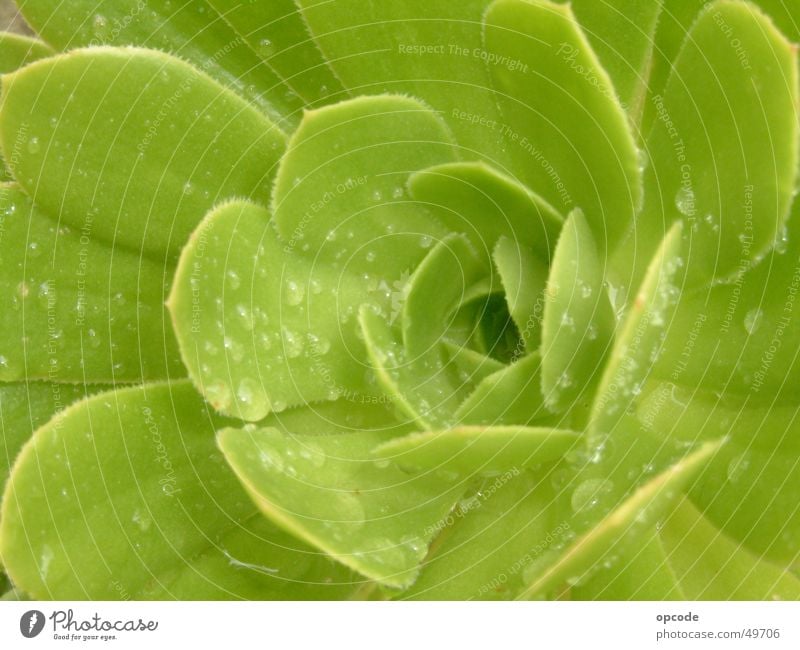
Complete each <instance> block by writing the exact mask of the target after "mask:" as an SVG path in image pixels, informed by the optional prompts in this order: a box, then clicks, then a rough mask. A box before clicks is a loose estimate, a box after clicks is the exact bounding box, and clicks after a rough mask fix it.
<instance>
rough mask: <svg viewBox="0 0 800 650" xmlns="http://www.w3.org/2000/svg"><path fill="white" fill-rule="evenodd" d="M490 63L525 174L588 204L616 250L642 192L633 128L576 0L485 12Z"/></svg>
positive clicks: (516, 2) (514, 0) (551, 192)
mask: <svg viewBox="0 0 800 650" xmlns="http://www.w3.org/2000/svg"><path fill="white" fill-rule="evenodd" d="M485 21H486V32H485V41H486V49H487V51H488V52H489V55H490V56H495V57H505V58H504V59H500V58H498V59H496V60H503V61H510V62H518V63H520V64H521V65H518V66H511V65H509V66H501V65H495V66H492V67H490V73H491V77H492V81H493V83H494V85H495V88H496V89H497V90H498V92H499V95H498V102H499V104H500V107H501V109H502V111H503V114H504V119H505V120H506V123H507V124H510V125H511V128H512V131H513V133H512V138H511V139H512V142H511V143H510V144H509V145H508V146H509V147H511V148H513V151H514V153H515V155H516V156H517V158H516V160H515V169H517V170H518V173H519V175H520V178H521V179H522V180H523V181H524V182H525V183H526V184H527V185H528V186H529V187H532V188H535V189H536V191H537V192H538V193H539V194H541V196H543V197H544V198H545V199H546V200H547V201H549V202H550V203H551V204H552V205H554V206H555V207H556V209H558V210H562V211H566V210H571V209H573V208H575V207H578V208H581V209H582V210H583V212H584V213H585V215H586V218H587V220H588V221H589V224H590V225H591V227H592V231H593V233H594V236H595V240H596V241H597V244H598V246H599V247H600V249H601V250H602V251H605V250H606V249H608V250H613V249H614V248H615V246H616V245H617V243H618V242H619V241H620V238H621V236H622V235H623V234H624V232H625V230H626V229H627V227H628V226H629V224H631V223H632V220H633V215H634V212H635V211H636V209H637V208H638V207H639V205H640V203H641V199H642V187H641V185H642V180H641V172H640V169H639V157H638V154H637V150H636V146H635V142H634V138H633V135H632V133H631V131H630V129H629V126H628V120H627V116H626V114H625V112H624V110H623V109H622V107H621V106H620V103H619V100H618V98H617V96H616V94H615V92H614V88H613V86H612V84H611V80H610V79H609V77H608V74H607V73H606V71H605V70H604V69H603V68H602V66H601V65H600V62H599V61H598V60H597V57H596V55H595V53H594V51H593V50H592V47H591V45H590V44H589V42H588V41H587V40H586V36H585V35H584V34H583V32H582V31H581V29H580V27H579V26H578V24H577V23H576V21H575V17H574V16H573V14H572V11H571V9H570V8H569V6H567V5H557V4H553V3H552V2H548V1H546V0H535V1H528V0H497V1H496V2H494V3H493V4H492V5H491V6H490V7H489V10H488V12H487V14H486V18H485Z"/></svg>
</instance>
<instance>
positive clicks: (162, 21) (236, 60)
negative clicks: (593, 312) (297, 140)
mask: <svg viewBox="0 0 800 650" xmlns="http://www.w3.org/2000/svg"><path fill="white" fill-rule="evenodd" d="M20 10H21V11H22V13H23V15H24V16H25V19H26V20H27V21H28V22H29V23H30V24H31V25H32V26H33V27H34V28H35V29H36V31H37V32H38V33H39V34H41V36H42V38H44V39H45V40H46V41H47V42H48V43H50V44H51V45H53V46H55V47H57V48H59V49H62V50H68V49H73V48H77V47H85V46H102V45H109V46H111V45H114V46H120V45H136V46H141V47H147V48H150V49H153V50H162V51H164V52H169V53H171V54H175V55H178V56H180V57H181V58H183V59H186V60H188V61H190V62H191V63H192V64H193V65H194V66H195V67H196V68H197V69H198V70H202V71H203V72H206V73H207V74H209V75H210V76H212V77H214V78H215V79H217V81H219V82H220V83H221V84H223V85H224V86H226V87H228V88H230V89H232V90H235V91H237V92H238V93H239V94H240V95H241V96H242V97H244V98H246V99H247V100H248V101H249V102H252V103H253V104H254V105H256V106H258V107H259V109H260V110H262V111H263V112H264V113H265V114H266V115H268V116H269V117H270V119H272V120H273V121H274V122H275V123H276V124H280V125H281V126H282V127H283V128H285V129H287V130H290V129H291V128H292V127H293V126H294V125H295V124H296V123H297V120H298V119H299V117H300V115H299V113H300V110H301V109H302V101H301V100H300V98H299V97H298V96H297V95H295V93H294V92H292V90H291V89H290V88H289V87H288V86H286V85H285V84H284V83H283V82H282V81H281V80H280V79H279V78H278V76H277V75H276V74H275V72H273V71H272V69H271V68H269V67H268V66H265V65H264V64H263V63H262V62H261V60H260V59H259V58H258V56H257V55H256V54H255V53H254V52H253V50H252V49H251V48H250V47H249V46H248V45H247V43H246V42H245V40H244V39H243V38H242V37H241V36H239V35H237V34H236V32H235V31H234V30H233V29H231V27H230V25H228V24H227V23H226V22H225V21H224V20H223V19H222V17H221V16H220V15H219V14H218V13H217V12H216V11H215V10H214V9H213V8H212V7H211V5H210V4H209V3H208V2H207V0H180V2H177V3H174V4H173V3H171V2H149V3H146V2H142V0H71V1H70V2H69V3H62V2H55V3H54V2H52V1H51V0H25V2H21V3H20Z"/></svg>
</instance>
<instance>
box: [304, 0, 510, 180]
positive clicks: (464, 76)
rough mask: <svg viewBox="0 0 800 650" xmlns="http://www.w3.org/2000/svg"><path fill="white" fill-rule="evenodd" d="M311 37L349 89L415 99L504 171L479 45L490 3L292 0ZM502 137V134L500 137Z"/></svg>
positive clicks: (473, 152)
mask: <svg viewBox="0 0 800 650" xmlns="http://www.w3.org/2000/svg"><path fill="white" fill-rule="evenodd" d="M297 4H298V6H299V7H300V8H301V11H302V14H303V18H304V19H305V21H306V23H307V24H308V26H309V29H310V31H311V34H312V36H313V37H314V40H315V42H316V43H317V44H318V45H319V47H320V49H321V50H322V52H323V53H324V54H325V56H326V58H327V60H328V61H329V62H330V65H331V67H332V68H333V70H334V72H335V73H336V76H337V77H338V78H339V79H341V80H342V82H343V83H344V85H345V87H346V88H348V89H350V90H351V91H352V92H354V93H359V94H379V93H385V92H392V93H402V94H408V95H411V96H414V97H419V98H420V99H422V100H423V101H424V102H426V103H427V104H428V105H430V106H431V107H432V108H433V109H434V110H436V111H437V112H438V113H439V114H440V115H442V117H443V118H444V119H445V120H446V121H447V123H448V124H449V126H450V128H451V129H452V130H453V133H454V134H455V136H456V139H457V140H458V143H459V145H461V147H463V149H464V150H465V151H466V152H468V155H465V157H469V158H474V157H476V156H479V157H482V158H483V159H485V160H486V161H487V162H489V163H490V164H493V165H496V166H497V167H499V168H501V169H506V168H507V167H508V164H509V161H508V159H509V156H508V154H507V152H506V143H505V142H504V138H507V137H509V136H508V134H507V132H506V131H504V127H505V129H506V130H507V129H508V127H507V125H506V124H504V122H503V120H502V118H501V117H500V114H499V113H498V110H497V106H496V104H495V100H494V93H493V92H492V90H491V81H490V79H489V75H488V73H487V67H489V66H491V65H500V64H502V63H503V62H495V61H489V59H488V53H487V52H486V50H485V49H484V47H483V42H482V31H483V29H482V28H483V26H482V18H483V14H484V12H485V10H486V7H487V5H488V4H489V0H464V1H463V2H459V3H453V2H449V1H448V0H380V1H375V0H370V1H369V2H366V3H365V2H364V1H363V0H337V1H336V2H318V1H317V0H297ZM498 136H499V137H498Z"/></svg>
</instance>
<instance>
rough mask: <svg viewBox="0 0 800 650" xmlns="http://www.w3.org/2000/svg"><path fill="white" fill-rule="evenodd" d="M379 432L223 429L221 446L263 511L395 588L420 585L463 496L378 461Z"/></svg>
mask: <svg viewBox="0 0 800 650" xmlns="http://www.w3.org/2000/svg"><path fill="white" fill-rule="evenodd" d="M381 440H382V436H381V434H380V433H378V434H376V433H372V432H368V431H363V432H361V433H359V434H349V435H347V434H345V435H326V436H299V435H298V436H292V437H289V436H286V435H285V434H283V433H281V432H279V431H278V430H276V429H257V428H255V427H252V428H250V427H248V428H246V429H224V430H223V431H221V432H220V434H219V444H220V447H221V448H222V450H223V452H224V454H225V457H226V458H227V460H228V462H229V463H230V464H231V466H232V467H233V469H234V471H235V472H236V474H237V475H238V476H239V478H240V479H241V481H242V482H243V484H244V485H245V487H246V488H247V490H248V492H249V493H250V495H251V496H252V498H253V500H254V501H255V503H256V504H257V505H258V507H259V508H260V509H261V510H262V511H263V512H264V513H265V514H266V515H267V516H268V517H269V518H271V519H272V520H274V521H275V522H276V523H278V524H279V525H281V526H282V527H284V528H286V529H287V530H288V531H290V532H292V533H294V534H295V535H297V536H298V537H299V538H300V539H302V540H305V541H307V542H308V543H310V544H312V545H313V546H315V547H317V548H318V549H320V550H321V551H323V552H325V553H327V554H328V555H330V556H331V557H333V558H335V559H337V560H339V561H340V562H341V563H343V564H344V565H346V566H349V567H351V568H353V569H355V570H356V571H359V572H360V573H362V574H364V575H366V576H367V577H369V578H371V579H374V580H377V581H379V582H381V583H383V584H385V585H389V586H392V587H405V586H408V585H409V584H410V583H411V582H413V580H414V578H415V576H416V575H417V572H418V571H419V563H420V562H421V561H422V560H423V559H424V557H425V555H426V553H427V550H428V544H429V543H430V541H431V539H432V538H433V535H434V534H435V533H436V532H437V530H438V527H437V524H438V523H439V522H440V521H441V520H442V519H444V517H445V516H446V515H447V513H448V512H449V511H450V509H451V508H452V507H453V505H454V504H455V502H456V501H457V500H458V498H459V496H460V495H461V493H462V492H463V490H464V486H463V485H461V484H459V483H455V482H454V481H452V480H451V479H449V478H440V477H436V476H433V475H429V474H425V475H419V476H415V477H409V475H407V474H405V473H404V472H402V471H400V470H399V469H397V468H394V467H392V466H391V464H389V463H388V461H385V460H382V459H379V458H376V457H375V456H374V455H373V454H372V449H374V448H375V446H376V445H377V444H379V443H380V441H381Z"/></svg>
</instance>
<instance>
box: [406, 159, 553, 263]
mask: <svg viewBox="0 0 800 650" xmlns="http://www.w3.org/2000/svg"><path fill="white" fill-rule="evenodd" d="M408 188H409V192H410V193H411V196H412V197H413V198H414V199H416V200H417V201H420V202H422V203H425V204H426V207H427V208H428V209H429V210H431V212H432V213H433V214H434V215H435V216H436V217H437V218H438V219H439V221H441V222H442V223H443V224H445V226H446V227H447V228H448V229H449V230H451V231H452V232H461V233H464V234H465V235H467V237H469V238H470V240H471V241H472V243H473V244H474V246H475V247H476V249H477V250H478V251H481V252H484V253H485V255H486V256H487V257H488V256H489V255H491V253H492V251H493V250H494V248H495V244H496V242H497V240H498V239H499V238H500V237H507V238H509V239H512V240H514V241H517V242H519V243H520V244H522V245H524V246H527V247H529V248H531V249H532V250H533V251H534V252H535V253H536V255H537V257H538V258H539V259H541V260H542V261H544V262H545V263H546V262H547V261H549V260H550V254H551V252H552V250H553V248H554V247H555V242H556V239H557V237H558V231H559V230H560V228H561V225H562V223H563V222H564V218H563V217H562V216H561V215H560V214H558V212H556V211H555V209H554V208H553V207H552V206H551V205H550V204H548V203H547V202H546V201H545V200H544V199H542V198H541V197H539V196H537V195H536V194H534V193H533V192H531V191H530V190H529V189H527V188H526V187H525V186H523V185H522V184H520V183H519V182H518V181H516V180H514V179H513V178H510V177H509V176H506V175H505V174H502V173H501V172H499V171H497V170H495V169H494V168H493V167H490V166H489V165H486V164H485V163H475V162H460V163H451V164H446V165H438V166H436V167H431V168H429V169H423V170H421V171H418V172H416V173H415V174H412V175H411V178H410V179H409V182H408Z"/></svg>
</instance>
